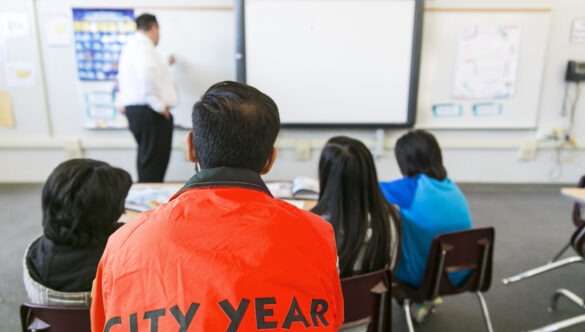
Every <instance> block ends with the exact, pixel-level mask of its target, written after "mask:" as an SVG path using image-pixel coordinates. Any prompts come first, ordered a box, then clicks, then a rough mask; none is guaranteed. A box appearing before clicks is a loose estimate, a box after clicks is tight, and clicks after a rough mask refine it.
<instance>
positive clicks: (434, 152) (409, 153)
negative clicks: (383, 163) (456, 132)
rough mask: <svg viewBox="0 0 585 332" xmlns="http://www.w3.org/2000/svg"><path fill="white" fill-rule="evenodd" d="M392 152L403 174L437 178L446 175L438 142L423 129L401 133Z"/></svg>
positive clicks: (441, 178)
mask: <svg viewBox="0 0 585 332" xmlns="http://www.w3.org/2000/svg"><path fill="white" fill-rule="evenodd" d="M394 154H395V155H396V160H397V161H398V167H400V172H401V173H402V175H404V176H408V177H413V176H416V175H419V174H425V175H426V176H428V177H431V178H434V179H437V180H443V179H445V178H446V177H447V170H446V169H445V166H443V156H442V154H441V148H440V147H439V143H438V142H437V139H436V138H435V136H433V134H431V133H429V132H427V131H425V130H420V129H418V130H412V131H409V132H408V133H406V134H404V135H402V137H400V138H399V139H398V141H397V142H396V147H395V148H394Z"/></svg>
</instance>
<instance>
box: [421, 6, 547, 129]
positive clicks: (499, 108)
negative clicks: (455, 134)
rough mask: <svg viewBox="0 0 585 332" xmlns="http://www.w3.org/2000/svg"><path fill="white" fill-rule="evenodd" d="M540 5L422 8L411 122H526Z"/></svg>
mask: <svg viewBox="0 0 585 332" xmlns="http://www.w3.org/2000/svg"><path fill="white" fill-rule="evenodd" d="M550 17H551V13H550V9H547V8H526V9H523V8H489V9H481V8H470V9H466V8H434V9H433V8H427V10H426V11H425V19H424V29H423V45H424V48H423V52H422V58H421V78H420V85H419V97H418V98H419V99H418V112H417V121H416V126H417V127H420V128H448V129H457V128H461V129H473V128H487V129H523V128H526V129H527V128H534V127H535V126H536V123H537V118H538V114H539V106H540V103H539V101H540V91H541V85H542V75H543V68H544V62H545V58H546V54H547V43H548V36H549V26H550Z"/></svg>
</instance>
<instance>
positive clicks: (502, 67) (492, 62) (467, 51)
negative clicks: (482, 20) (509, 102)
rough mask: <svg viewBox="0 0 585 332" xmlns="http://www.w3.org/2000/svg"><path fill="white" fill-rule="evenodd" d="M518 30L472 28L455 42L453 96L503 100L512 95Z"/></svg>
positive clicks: (506, 26) (485, 27) (497, 27)
mask: <svg viewBox="0 0 585 332" xmlns="http://www.w3.org/2000/svg"><path fill="white" fill-rule="evenodd" d="M519 42H520V27H519V26H518V25H514V24H507V25H499V26H482V25H476V26H472V27H467V28H465V29H464V30H463V31H462V32H461V34H460V35H459V38H458V40H457V52H456V58H455V73H454V87H453V95H454V97H456V98H465V99H506V98H510V97H511V96H512V95H513V94H514V85H515V81H516V75H517V69H518V53H519Z"/></svg>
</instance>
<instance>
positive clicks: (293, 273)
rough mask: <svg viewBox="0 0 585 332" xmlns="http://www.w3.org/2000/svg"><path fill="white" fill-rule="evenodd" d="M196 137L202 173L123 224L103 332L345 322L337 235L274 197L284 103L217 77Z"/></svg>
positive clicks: (103, 291) (201, 108) (109, 259)
mask: <svg viewBox="0 0 585 332" xmlns="http://www.w3.org/2000/svg"><path fill="white" fill-rule="evenodd" d="M192 118H193V130H192V131H191V132H189V134H188V136H187V149H188V150H187V151H188V157H189V160H190V161H192V162H193V163H195V164H196V165H197V166H196V174H195V175H194V176H193V177H192V178H191V179H190V180H189V181H188V182H187V183H186V184H185V186H184V187H183V188H182V189H181V190H180V191H179V192H178V193H177V194H175V196H173V197H172V198H171V199H170V200H169V202H168V203H165V204H162V205H160V206H158V207H157V208H156V209H154V210H151V211H147V212H144V213H143V214H141V215H139V216H138V217H137V218H136V219H134V220H132V221H131V222H129V223H127V224H126V225H125V226H124V227H123V228H122V229H120V230H119V231H118V232H116V234H114V235H113V236H112V237H111V238H110V239H109V241H108V245H107V247H106V250H105V252H104V255H103V257H102V260H101V261H100V266H99V268H98V271H97V275H96V283H95V287H94V298H93V302H92V305H91V324H92V331H104V330H109V328H111V329H112V331H113V330H114V329H115V330H120V331H121V330H133V329H136V326H143V327H146V326H151V327H153V326H156V328H155V327H153V330H154V329H157V330H158V331H176V330H180V331H236V330H237V331H257V330H292V331H301V330H311V331H337V330H338V329H339V327H340V325H341V323H342V322H343V317H344V315H343V299H342V294H341V285H340V281H339V275H338V271H337V266H336V263H337V252H336V249H335V236H334V233H333V229H332V227H331V225H329V224H328V223H327V222H326V221H325V220H323V219H322V218H320V217H319V216H317V215H315V214H313V213H311V212H309V211H304V210H301V209H298V208H296V207H295V206H293V205H291V204H288V203H286V202H284V201H282V200H279V199H276V198H274V197H272V195H271V194H270V191H269V190H268V188H267V187H266V185H265V183H264V181H263V180H262V178H261V175H263V174H266V173H267V172H268V171H269V170H270V168H271V167H272V165H273V163H274V161H275V158H276V149H275V148H274V142H275V140H276V136H277V135H278V132H279V130H280V118H279V114H278V108H277V106H276V104H275V103H274V101H273V100H272V99H271V98H270V97H269V96H267V95H265V94H264V93H262V92H261V91H259V90H257V89H255V88H253V87H251V86H248V85H244V84H240V83H236V82H221V83H217V84H215V85H213V86H212V87H210V88H209V89H208V90H207V92H205V94H204V95H203V96H202V97H201V100H200V101H199V102H197V103H196V104H195V106H194V107H193V113H192Z"/></svg>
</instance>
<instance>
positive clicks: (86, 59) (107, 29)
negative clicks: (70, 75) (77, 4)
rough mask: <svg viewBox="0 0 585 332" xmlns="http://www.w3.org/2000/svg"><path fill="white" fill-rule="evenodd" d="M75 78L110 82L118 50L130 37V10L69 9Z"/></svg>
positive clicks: (131, 30)
mask: <svg viewBox="0 0 585 332" xmlns="http://www.w3.org/2000/svg"><path fill="white" fill-rule="evenodd" d="M73 30H74V38H75V54H76V59H77V74H78V77H79V79H80V80H81V81H114V80H115V79H116V76H117V74H118V58H119V57H120V52H121V51H122V46H123V45H124V44H125V43H126V40H127V39H128V37H129V36H131V35H132V34H134V31H135V30H136V24H135V23H134V10H133V9H87V8H83V9H80V8H74V9H73Z"/></svg>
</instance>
